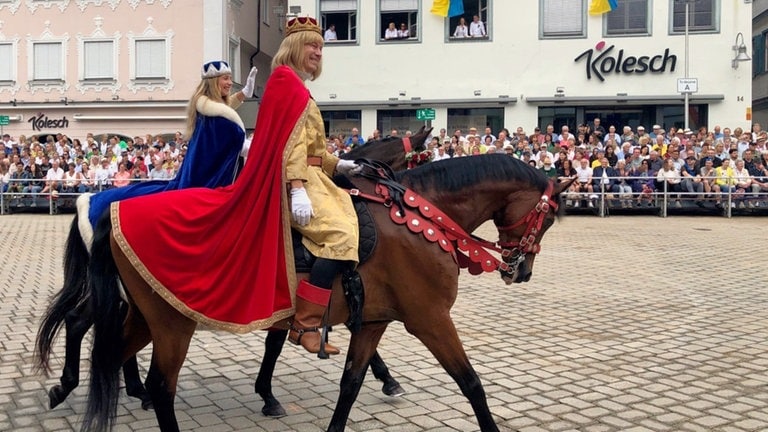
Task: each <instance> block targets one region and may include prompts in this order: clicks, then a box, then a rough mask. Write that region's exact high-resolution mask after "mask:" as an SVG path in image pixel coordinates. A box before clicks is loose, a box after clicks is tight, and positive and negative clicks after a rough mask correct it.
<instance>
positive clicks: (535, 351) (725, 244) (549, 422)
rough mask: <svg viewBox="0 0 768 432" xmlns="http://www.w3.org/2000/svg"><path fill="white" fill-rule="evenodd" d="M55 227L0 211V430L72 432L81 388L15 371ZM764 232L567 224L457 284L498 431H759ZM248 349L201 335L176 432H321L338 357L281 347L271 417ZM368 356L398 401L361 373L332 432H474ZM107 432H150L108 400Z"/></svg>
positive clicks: (762, 425)
mask: <svg viewBox="0 0 768 432" xmlns="http://www.w3.org/2000/svg"><path fill="white" fill-rule="evenodd" d="M70 221H71V217H70V216H66V215H62V216H47V215H11V216H3V217H0V239H2V243H0V249H1V250H2V256H0V261H1V262H2V275H3V277H2V278H0V293H1V294H2V303H1V306H0V344H2V351H1V352H0V359H1V360H2V363H1V364H0V430H3V431H5V430H14V431H68V430H76V429H77V428H78V426H79V419H80V417H81V416H82V414H83V412H84V402H85V389H86V385H85V384H86V383H87V381H83V383H84V385H83V386H81V387H80V388H78V389H77V390H76V391H75V392H74V393H73V394H72V395H71V396H70V398H69V399H68V400H67V401H66V402H65V403H63V404H62V405H61V406H59V407H57V408H56V409H55V410H52V411H49V410H48V408H47V405H48V401H47V395H46V389H47V388H49V387H50V386H51V385H53V384H54V383H56V382H57V380H56V379H54V378H50V379H47V378H44V377H41V376H35V375H33V374H32V373H31V371H30V369H29V363H30V353H31V351H32V345H33V342H34V337H35V333H36V331H37V325H38V317H39V315H40V313H41V311H42V310H43V309H44V307H45V306H46V304H47V298H48V296H49V295H51V294H52V293H54V292H55V291H56V290H57V289H58V287H59V286H60V283H61V274H60V271H61V270H60V268H61V264H60V263H61V253H62V247H63V244H64V240H65V235H66V232H67V230H68V228H69V223H70ZM480 231H481V234H485V236H486V237H489V238H490V237H494V236H493V234H492V231H493V230H492V227H488V226H484V227H482V228H481V230H480ZM766 239H768V225H767V224H766V220H765V219H764V218H736V219H732V220H727V219H725V218H719V217H712V218H710V217H693V218H689V217H675V218H669V219H661V218H658V217H651V216H648V217H615V216H614V217H610V218H606V219H599V218H595V217H575V216H573V217H566V218H564V219H563V220H561V221H560V222H559V223H558V224H556V225H555V227H554V228H552V230H551V231H550V233H549V234H548V235H547V237H546V238H545V240H544V244H543V250H542V253H541V255H540V256H539V258H538V259H537V261H536V266H535V269H534V277H533V279H532V281H531V282H529V283H527V284H520V285H512V286H506V285H504V284H503V283H502V282H501V280H500V278H499V276H498V275H497V274H486V275H482V276H478V277H472V276H469V275H463V276H462V278H461V288H460V293H459V298H458V301H457V304H456V306H455V307H454V310H453V316H454V319H455V321H456V324H457V325H456V326H457V328H458V329H459V332H460V335H461V337H462V340H463V342H464V345H465V347H466V348H467V352H468V355H469V356H470V358H471V360H472V363H473V365H474V367H475V369H476V370H477V372H478V373H479V375H480V377H481V379H482V382H483V383H484V385H485V389H486V392H487V395H488V400H489V403H490V406H491V411H492V412H493V414H494V416H495V418H496V420H497V423H498V424H499V427H500V429H502V430H506V431H513V430H519V431H526V432H529V431H530V432H533V431H566V430H570V431H766V430H768V373H766V371H768V307H767V306H768V287H766V283H765V271H766V270H765V269H766V264H765V257H764V256H763V254H764V253H765V250H766V249H765V244H766ZM425 271H429V269H425ZM346 339H347V332H346V330H339V331H336V332H334V333H333V335H332V340H333V341H334V342H337V343H338V344H339V345H340V346H342V347H344V346H345V344H346V341H347V340H346ZM61 348H62V345H57V349H56V353H57V358H56V360H55V363H54V365H55V367H56V368H57V370H56V371H55V373H57V374H58V373H59V372H60V367H61V364H60V360H61V358H62V349H61ZM88 351H89V350H88V348H87V346H86V348H85V349H84V352H85V353H87V352H88ZM262 351H263V333H255V334H251V335H247V336H236V335H229V334H220V333H212V332H206V331H202V332H199V333H198V334H197V335H196V337H195V339H194V340H193V343H192V347H191V349H190V353H189V358H188V360H187V362H186V364H185V367H184V369H183V370H182V375H181V378H180V386H179V387H180V388H179V393H178V397H177V402H176V410H177V414H178V416H179V420H180V423H181V427H182V429H183V430H189V431H192V430H194V431H235V430H236V431H322V430H325V428H326V426H327V425H328V422H329V421H330V417H331V413H332V409H333V406H334V403H335V400H336V396H337V394H338V381H339V377H340V376H341V371H342V365H343V357H338V358H334V359H332V360H326V361H320V360H317V359H316V358H314V357H312V356H309V355H306V354H304V353H303V352H300V351H299V350H298V349H297V348H296V347H293V346H286V348H285V351H284V353H283V357H282V360H281V362H280V363H279V365H278V369H277V372H276V375H277V378H276V380H275V383H274V387H275V394H276V396H277V397H278V398H279V399H280V400H281V401H282V402H283V404H284V405H285V407H286V409H287V410H288V412H289V415H288V416H286V417H283V418H281V419H277V420H275V419H267V418H265V417H263V416H262V415H261V413H260V409H261V407H262V404H261V401H260V400H259V398H258V397H257V396H255V395H254V394H253V380H254V378H255V376H256V373H257V370H258V366H259V358H260V356H261V352H262ZM380 351H381V353H382V356H383V357H384V359H385V360H386V362H387V363H388V364H389V366H390V368H391V370H392V372H393V373H394V375H395V376H396V377H397V378H398V379H399V380H400V382H401V383H402V385H403V386H404V387H405V389H406V391H407V394H406V395H405V396H403V397H400V398H395V399H393V398H389V397H386V396H384V395H383V394H382V393H381V391H380V385H379V384H378V383H377V382H375V381H374V380H373V378H372V376H370V375H369V379H368V380H367V381H366V383H365V385H364V387H363V389H362V390H361V393H360V396H359V398H358V401H357V402H356V404H355V406H354V407H353V410H352V414H351V417H350V420H349V423H348V427H347V430H350V431H470V430H478V426H477V422H476V420H475V418H474V416H473V414H472V411H471V409H470V405H469V403H468V402H467V401H466V399H465V398H464V397H463V396H462V395H461V392H460V391H459V390H458V387H457V386H456V384H455V383H454V382H453V381H452V380H451V379H450V377H448V375H447V374H446V373H445V372H444V371H443V370H442V369H441V368H440V367H439V365H438V364H437V363H436V361H435V360H434V358H433V357H432V356H431V355H430V354H429V353H428V352H427V350H426V349H425V348H424V347H423V345H421V344H420V343H419V342H418V341H417V340H416V339H414V338H413V337H411V336H410V335H408V334H407V333H406V332H405V331H404V330H403V326H402V325H401V324H399V323H394V324H392V325H391V326H390V329H389V330H388V331H387V333H386V334H385V335H384V339H383V341H382V344H381V346H380ZM140 363H141V364H142V365H147V364H148V350H147V351H144V352H143V353H142V355H141V356H140ZM86 365H87V362H85V361H84V362H83V368H82V375H83V377H84V378H85V376H86V373H87V372H86V371H87V369H86ZM116 430H118V431H135V430H141V431H144V430H156V423H155V419H154V414H153V413H152V412H146V411H142V410H141V408H140V406H139V403H138V402H137V401H136V400H135V399H129V398H128V397H127V396H122V398H121V400H120V408H119V418H118V426H117V428H116Z"/></svg>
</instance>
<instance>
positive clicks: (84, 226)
mask: <svg viewBox="0 0 768 432" xmlns="http://www.w3.org/2000/svg"><path fill="white" fill-rule="evenodd" d="M91 195H93V194H92V193H84V194H82V195H80V196H79V197H77V201H76V207H77V217H78V219H77V228H78V229H79V230H80V238H82V239H83V243H85V248H86V249H88V254H90V253H91V248H92V247H93V227H92V226H91V220H90V219H88V212H89V210H90V209H91Z"/></svg>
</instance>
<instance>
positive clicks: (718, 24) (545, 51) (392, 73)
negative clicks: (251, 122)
mask: <svg viewBox="0 0 768 432" xmlns="http://www.w3.org/2000/svg"><path fill="white" fill-rule="evenodd" d="M452 2H453V3H456V0H452ZM461 3H462V4H463V7H464V14H463V15H462V16H461V17H463V18H465V20H466V22H467V23H469V22H470V21H472V17H473V15H479V18H480V20H481V21H482V22H483V23H484V24H485V28H486V31H487V36H486V37H475V38H457V37H454V36H453V35H454V31H455V27H456V26H457V24H458V21H459V18H460V17H459V16H457V17H454V18H442V17H440V16H438V15H435V14H432V13H430V9H431V7H432V4H433V2H432V1H429V0H425V1H418V0H365V1H362V0H318V1H314V0H290V1H289V4H290V5H292V6H300V7H301V14H302V15H305V14H307V15H313V16H319V17H320V18H321V21H322V23H323V25H324V27H325V28H327V27H328V26H329V25H330V24H334V25H335V27H336V32H337V37H338V41H335V42H328V43H327V44H326V47H325V49H324V52H323V55H324V64H323V75H322V76H321V77H320V79H319V80H317V81H316V82H314V83H311V84H310V88H311V90H312V93H313V96H314V98H315V99H316V100H317V101H318V104H319V105H320V107H321V109H322V110H323V111H324V115H325V117H326V119H327V122H328V126H329V132H330V133H335V132H348V131H349V130H350V129H351V128H352V127H359V128H360V130H361V133H363V134H370V133H371V131H373V129H374V128H378V129H380V130H381V131H382V132H383V133H384V134H385V135H386V134H387V133H389V131H390V129H398V130H400V131H401V132H402V131H403V130H406V129H415V128H417V126H419V125H420V124H423V122H420V121H418V120H417V118H416V110H417V109H420V108H434V110H435V120H434V121H433V125H434V126H437V127H446V128H448V129H449V134H450V133H451V132H452V130H453V129H457V128H458V129H462V130H464V131H465V133H466V129H467V128H468V127H470V126H475V127H478V128H479V129H480V130H481V131H482V128H483V127H484V126H486V125H489V126H491V127H492V129H493V131H494V132H496V131H498V130H499V129H500V128H501V127H502V126H506V127H508V128H510V129H512V128H515V127H517V126H522V127H523V128H524V129H525V130H526V131H527V132H529V133H530V132H532V130H533V128H534V126H537V125H539V126H541V127H542V128H543V127H544V126H546V125H547V124H550V123H552V124H554V125H555V126H556V128H557V129H558V130H559V126H560V125H563V124H568V125H570V126H571V128H574V127H575V126H576V125H578V124H580V123H584V122H591V121H592V119H593V118H595V117H600V118H601V119H602V121H603V125H604V126H605V127H608V126H609V125H612V124H613V125H616V126H617V128H619V127H620V126H623V125H629V126H632V127H633V128H634V127H636V126H638V125H644V126H645V127H646V128H649V127H650V126H651V125H652V124H660V125H662V126H664V127H667V128H668V127H669V126H672V125H676V126H683V123H684V121H685V116H684V114H683V113H684V99H683V96H682V95H681V93H679V92H678V79H680V78H686V74H685V64H686V44H685V36H684V34H685V4H684V2H680V1H675V0H620V1H619V8H618V9H617V10H614V11H612V12H610V13H609V14H605V15H598V16H595V15H590V14H589V13H588V9H589V6H590V3H591V0H514V1H512V0H507V1H502V0H495V1H494V0H463V1H462V2H461ZM689 8H690V12H689V17H690V22H689V26H688V29H689V35H690V36H689V52H688V56H687V58H688V60H689V62H688V64H689V73H688V76H687V78H696V79H697V81H696V82H695V84H697V85H694V84H689V88H690V89H696V90H697V91H696V92H694V93H691V94H690V102H689V114H690V118H689V124H688V126H689V127H690V128H691V129H694V128H696V127H699V126H703V125H707V126H709V127H710V128H711V127H712V126H714V125H715V124H720V125H723V126H724V127H725V126H726V125H727V126H728V127H731V128H735V127H739V126H740V127H742V128H745V129H747V128H749V126H750V123H751V121H750V120H749V118H748V115H749V113H750V111H749V110H750V107H751V99H752V89H751V79H752V73H751V72H752V64H750V63H749V62H736V63H734V62H733V59H734V58H735V57H736V55H737V54H738V50H734V49H733V47H734V44H735V41H736V39H737V35H739V34H741V35H746V37H745V38H743V41H744V43H745V44H746V53H750V54H751V53H752V50H751V40H750V37H749V35H751V34H752V30H751V29H752V24H751V23H752V5H751V1H750V0H696V1H692V2H691V3H690V4H689ZM390 22H393V23H395V24H396V27H400V26H399V24H400V23H405V25H406V27H407V28H408V29H409V31H410V34H409V37H407V38H404V39H390V40H387V39H385V38H384V36H385V30H386V27H387V25H388V23H390ZM739 37H740V39H739V42H741V40H742V39H741V36H739ZM620 131H621V129H620V128H619V132H620Z"/></svg>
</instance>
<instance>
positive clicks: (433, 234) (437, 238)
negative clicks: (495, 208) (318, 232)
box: [348, 182, 557, 275]
mask: <svg viewBox="0 0 768 432" xmlns="http://www.w3.org/2000/svg"><path fill="white" fill-rule="evenodd" d="M552 190H553V185H552V183H551V182H550V183H549V185H548V186H547V189H546V191H545V192H544V194H543V195H542V196H541V199H540V200H539V202H538V203H537V204H536V206H535V207H534V208H533V209H532V210H531V211H530V212H529V213H528V214H527V215H526V216H525V217H523V218H522V219H520V220H519V221H517V222H515V223H514V224H512V225H508V226H501V227H499V226H497V229H498V230H499V233H502V232H507V231H512V230H514V229H515V228H517V227H519V226H521V225H523V224H525V223H526V222H527V224H528V225H527V226H526V228H525V231H524V232H523V235H522V237H521V238H520V241H518V242H501V241H497V242H490V241H487V240H483V239H481V238H477V237H474V236H472V235H470V234H467V233H466V232H465V231H464V230H463V229H462V228H461V227H460V226H459V225H458V224H457V223H456V222H454V221H453V220H452V219H451V218H449V217H448V216H447V215H446V214H445V213H443V212H442V211H441V210H440V209H438V208H437V207H436V206H434V205H432V204H431V203H430V202H429V201H427V200H426V199H424V197H422V196H420V195H418V194H417V193H416V192H414V191H412V190H411V189H406V190H405V193H404V195H403V208H402V209H401V208H399V206H393V205H392V204H393V200H392V197H391V196H390V194H389V189H388V188H387V187H386V186H384V185H382V184H377V185H376V195H370V194H366V193H363V192H360V191H359V190H358V189H350V190H348V192H349V194H350V195H353V196H360V197H362V198H364V199H367V200H369V201H374V202H378V203H381V204H383V205H384V206H385V207H389V208H390V212H389V215H390V217H391V218H392V221H393V222H395V223H396V224H398V225H406V226H407V227H408V229H409V230H410V231H411V232H413V233H416V234H419V233H421V234H422V235H423V236H424V238H425V239H427V240H428V241H430V242H432V243H435V242H436V243H437V244H438V245H439V246H440V248H442V249H443V250H444V251H445V252H447V253H450V254H451V256H453V259H454V261H456V263H457V264H458V265H459V268H466V269H467V270H468V271H469V273H470V274H473V275H477V274H480V273H482V272H491V271H494V270H500V271H502V272H510V270H511V271H512V272H514V270H515V268H517V265H518V264H519V263H520V262H522V260H523V259H524V257H525V254H527V253H534V254H536V253H539V251H540V250H541V247H540V245H538V244H537V243H536V236H537V235H538V233H539V231H540V230H541V227H542V226H543V224H544V219H545V218H546V216H547V213H549V209H550V208H552V209H554V210H555V211H557V205H556V203H554V202H552ZM403 212H404V213H403ZM489 250H490V251H495V252H498V253H500V254H501V256H502V259H501V260H500V259H498V258H496V257H494V256H493V255H492V254H491V253H490V252H489ZM509 257H516V258H515V259H517V262H514V263H511V264H512V265H514V268H511V267H510V263H507V262H505V261H504V258H509Z"/></svg>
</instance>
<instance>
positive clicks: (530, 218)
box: [496, 181, 557, 277]
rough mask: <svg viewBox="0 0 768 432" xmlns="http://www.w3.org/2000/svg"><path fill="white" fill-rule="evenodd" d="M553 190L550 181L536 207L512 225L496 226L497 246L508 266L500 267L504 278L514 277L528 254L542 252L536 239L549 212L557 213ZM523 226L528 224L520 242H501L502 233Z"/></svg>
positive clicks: (552, 184)
mask: <svg viewBox="0 0 768 432" xmlns="http://www.w3.org/2000/svg"><path fill="white" fill-rule="evenodd" d="M553 189H554V183H552V182H551V181H550V182H549V185H548V186H547V189H546V190H545V191H544V194H542V195H541V198H540V199H539V202H538V203H537V204H536V206H535V207H534V208H533V209H532V210H531V211H529V212H528V214H526V215H525V216H523V217H522V218H521V219H520V220H518V221H517V222H515V223H513V224H510V225H503V226H499V225H496V229H497V230H498V231H499V241H497V242H496V245H498V247H499V252H500V253H501V259H502V260H503V262H504V264H506V265H499V272H500V273H501V276H502V277H512V275H514V274H515V272H516V271H517V268H518V267H519V266H520V264H522V263H523V261H525V255H526V254H529V253H532V254H538V253H539V252H541V245H540V244H538V243H536V237H537V236H538V235H539V233H540V232H541V228H542V227H543V226H544V220H545V219H546V218H547V214H549V210H550V209H552V210H554V211H555V212H556V211H557V202H555V201H554V200H553V199H552V191H553ZM523 224H526V225H525V231H523V234H522V235H521V236H520V240H519V241H516V242H503V241H501V234H502V233H506V232H510V231H513V230H515V229H516V228H518V227H519V226H521V225H523Z"/></svg>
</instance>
